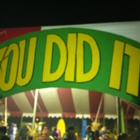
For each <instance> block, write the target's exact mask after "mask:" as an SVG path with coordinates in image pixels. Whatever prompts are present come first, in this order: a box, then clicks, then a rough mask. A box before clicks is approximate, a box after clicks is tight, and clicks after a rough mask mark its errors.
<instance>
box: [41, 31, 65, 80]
mask: <svg viewBox="0 0 140 140" xmlns="http://www.w3.org/2000/svg"><path fill="white" fill-rule="evenodd" d="M46 40H47V41H46V50H45V60H44V69H43V82H48V81H55V80H57V79H59V78H60V77H61V76H62V74H63V73H64V70H65V66H66V58H67V57H66V56H67V51H66V45H65V43H64V42H63V40H62V39H61V38H60V37H59V36H57V35H53V34H52V35H48V36H47V39H46ZM53 43H56V44H57V46H58V48H59V51H60V61H59V65H58V68H57V70H56V71H55V72H52V73H51V64H52V63H51V62H52V53H53Z"/></svg>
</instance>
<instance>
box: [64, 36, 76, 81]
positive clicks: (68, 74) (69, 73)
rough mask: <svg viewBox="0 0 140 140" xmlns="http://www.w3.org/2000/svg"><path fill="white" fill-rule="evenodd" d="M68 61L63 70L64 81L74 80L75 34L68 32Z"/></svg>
mask: <svg viewBox="0 0 140 140" xmlns="http://www.w3.org/2000/svg"><path fill="white" fill-rule="evenodd" d="M67 48H68V58H67V59H68V61H67V67H66V70H65V81H71V82H73V81H74V73H75V60H76V59H75V56H76V34H68V43H67Z"/></svg>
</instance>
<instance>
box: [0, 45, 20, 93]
mask: <svg viewBox="0 0 140 140" xmlns="http://www.w3.org/2000/svg"><path fill="white" fill-rule="evenodd" d="M4 49H6V48H4ZM4 51H5V54H4V58H3V60H2V62H1V71H0V77H1V79H0V80H1V81H0V85H1V89H2V90H3V91H8V90H10V89H12V88H13V86H14V84H15V81H16V74H17V66H18V57H19V49H18V45H17V44H15V43H13V44H11V45H10V46H9V47H8V48H7V50H4ZM11 56H12V59H11V60H12V62H10V61H9V58H10V57H11ZM9 65H10V66H9ZM7 71H8V72H7ZM7 73H8V74H7Z"/></svg>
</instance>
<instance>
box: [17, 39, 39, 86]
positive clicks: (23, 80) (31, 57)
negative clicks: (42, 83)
mask: <svg viewBox="0 0 140 140" xmlns="http://www.w3.org/2000/svg"><path fill="white" fill-rule="evenodd" d="M36 41H37V37H33V38H31V39H30V44H29V50H28V57H27V58H28V59H27V66H26V72H25V76H23V64H24V60H25V47H26V41H25V40H22V41H20V43H19V47H20V57H19V68H18V74H17V84H18V85H19V86H23V85H26V84H28V83H29V81H30V80H31V77H32V75H33V69H34V61H35V50H36Z"/></svg>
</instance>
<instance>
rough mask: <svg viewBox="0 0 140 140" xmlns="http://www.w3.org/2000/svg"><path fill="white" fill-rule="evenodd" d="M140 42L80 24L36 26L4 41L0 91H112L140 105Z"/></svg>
mask: <svg viewBox="0 0 140 140" xmlns="http://www.w3.org/2000/svg"><path fill="white" fill-rule="evenodd" d="M139 80H140V43H138V42H136V41H133V40H131V39H128V38H125V37H122V36H118V35H115V34H111V33H107V32H102V31H97V30H90V29H80V28H60V29H50V30H43V31H36V32H31V33H28V34H25V35H21V36H18V37H16V38H13V39H9V40H7V41H5V42H3V43H0V97H1V98H3V97H6V96H9V95H12V94H15V93H19V92H22V91H28V90H32V89H37V88H38V89H39V88H46V87H64V88H65V87H69V88H71V87H72V88H80V89H88V90H94V91H100V92H104V93H109V94H112V95H115V96H118V97H121V98H123V99H125V100H128V101H130V102H133V103H135V104H138V105H140V96H139V93H140V89H139V87H140V83H139Z"/></svg>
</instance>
